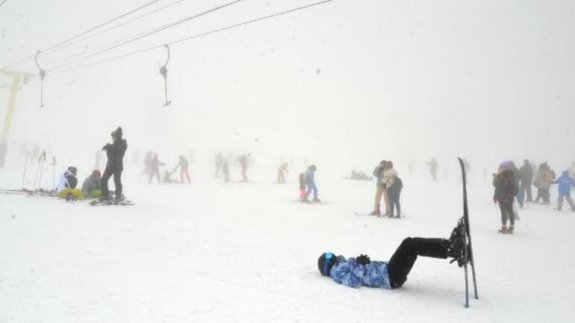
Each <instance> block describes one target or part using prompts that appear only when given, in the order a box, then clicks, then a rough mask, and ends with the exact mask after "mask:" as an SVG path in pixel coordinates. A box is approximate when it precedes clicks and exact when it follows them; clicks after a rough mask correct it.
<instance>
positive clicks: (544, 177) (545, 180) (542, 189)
mask: <svg viewBox="0 0 575 323" xmlns="http://www.w3.org/2000/svg"><path fill="white" fill-rule="evenodd" d="M554 180H555V172H554V171H553V170H551V168H550V167H549V165H548V164H547V162H544V163H543V164H541V165H539V170H538V171H537V175H535V181H534V182H533V185H535V187H537V198H535V203H538V202H539V200H540V199H542V200H543V204H549V203H550V193H549V187H550V186H551V184H552V183H553V181H554Z"/></svg>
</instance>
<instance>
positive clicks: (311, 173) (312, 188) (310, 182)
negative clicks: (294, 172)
mask: <svg viewBox="0 0 575 323" xmlns="http://www.w3.org/2000/svg"><path fill="white" fill-rule="evenodd" d="M316 170H317V168H316V166H315V165H311V166H309V167H308V168H307V170H306V171H305V185H306V187H307V190H306V192H305V196H304V198H303V202H304V203H309V199H308V197H309V195H310V194H311V193H312V192H313V202H321V201H320V200H319V198H318V197H317V186H316V185H315V172H316Z"/></svg>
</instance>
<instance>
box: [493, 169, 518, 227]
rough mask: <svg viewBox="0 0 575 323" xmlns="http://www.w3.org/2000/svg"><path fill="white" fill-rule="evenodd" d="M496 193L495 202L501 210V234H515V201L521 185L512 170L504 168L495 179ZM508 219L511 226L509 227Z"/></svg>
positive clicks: (494, 195)
mask: <svg viewBox="0 0 575 323" xmlns="http://www.w3.org/2000/svg"><path fill="white" fill-rule="evenodd" d="M493 186H495V192H494V194H493V202H495V203H499V209H500V210H501V229H499V233H509V234H511V233H513V229H514V226H515V213H514V212H513V201H514V200H515V195H517V192H518V191H519V185H518V182H517V180H516V178H515V172H514V171H513V169H512V168H502V169H501V170H500V171H499V173H497V174H496V175H495V177H494V178H493ZM507 219H509V222H510V226H509V228H508V227H507Z"/></svg>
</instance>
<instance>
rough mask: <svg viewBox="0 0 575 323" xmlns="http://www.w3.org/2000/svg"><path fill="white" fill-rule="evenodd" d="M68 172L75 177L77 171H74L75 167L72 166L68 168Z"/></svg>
mask: <svg viewBox="0 0 575 323" xmlns="http://www.w3.org/2000/svg"><path fill="white" fill-rule="evenodd" d="M68 171H69V172H70V173H72V174H74V175H76V173H77V172H78V169H76V167H74V166H70V167H68Z"/></svg>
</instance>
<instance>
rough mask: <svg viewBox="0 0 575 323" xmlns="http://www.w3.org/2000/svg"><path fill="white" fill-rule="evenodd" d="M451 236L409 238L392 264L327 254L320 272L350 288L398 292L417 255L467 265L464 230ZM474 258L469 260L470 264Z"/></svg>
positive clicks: (454, 232)
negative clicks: (445, 237) (462, 232)
mask: <svg viewBox="0 0 575 323" xmlns="http://www.w3.org/2000/svg"><path fill="white" fill-rule="evenodd" d="M462 225H463V224H461V223H460V224H458V226H457V227H456V228H455V229H454V230H453V232H452V233H451V237H450V238H449V240H447V239H439V238H411V237H409V238H405V239H404V240H403V242H402V243H401V244H400V245H399V247H398V248H397V249H396V250H395V253H394V254H393V256H392V257H391V259H390V260H389V261H388V262H384V261H371V260H370V259H369V257H368V256H366V255H360V256H359V257H356V258H349V259H346V258H344V257H343V256H336V255H335V254H333V253H331V252H325V253H323V254H322V255H321V256H320V257H319V259H318V263H317V265H318V269H319V272H320V273H321V274H322V275H323V276H327V277H330V278H331V279H333V280H334V281H335V282H336V283H338V284H342V285H345V286H348V287H354V288H357V287H360V286H361V285H365V286H368V287H383V288H387V289H395V288H399V287H401V286H402V285H403V284H404V283H405V281H406V280H407V275H408V274H409V272H410V271H411V268H412V267H413V265H414V264H415V260H416V259H417V256H424V257H432V258H440V259H447V258H448V257H450V258H453V261H457V263H458V265H459V266H460V267H461V266H463V265H464V264H465V259H464V253H463V251H464V248H466V247H465V242H464V238H463V237H462V236H461V234H460V232H461V227H460V226H462ZM470 258H471V257H468V258H467V261H470Z"/></svg>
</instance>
